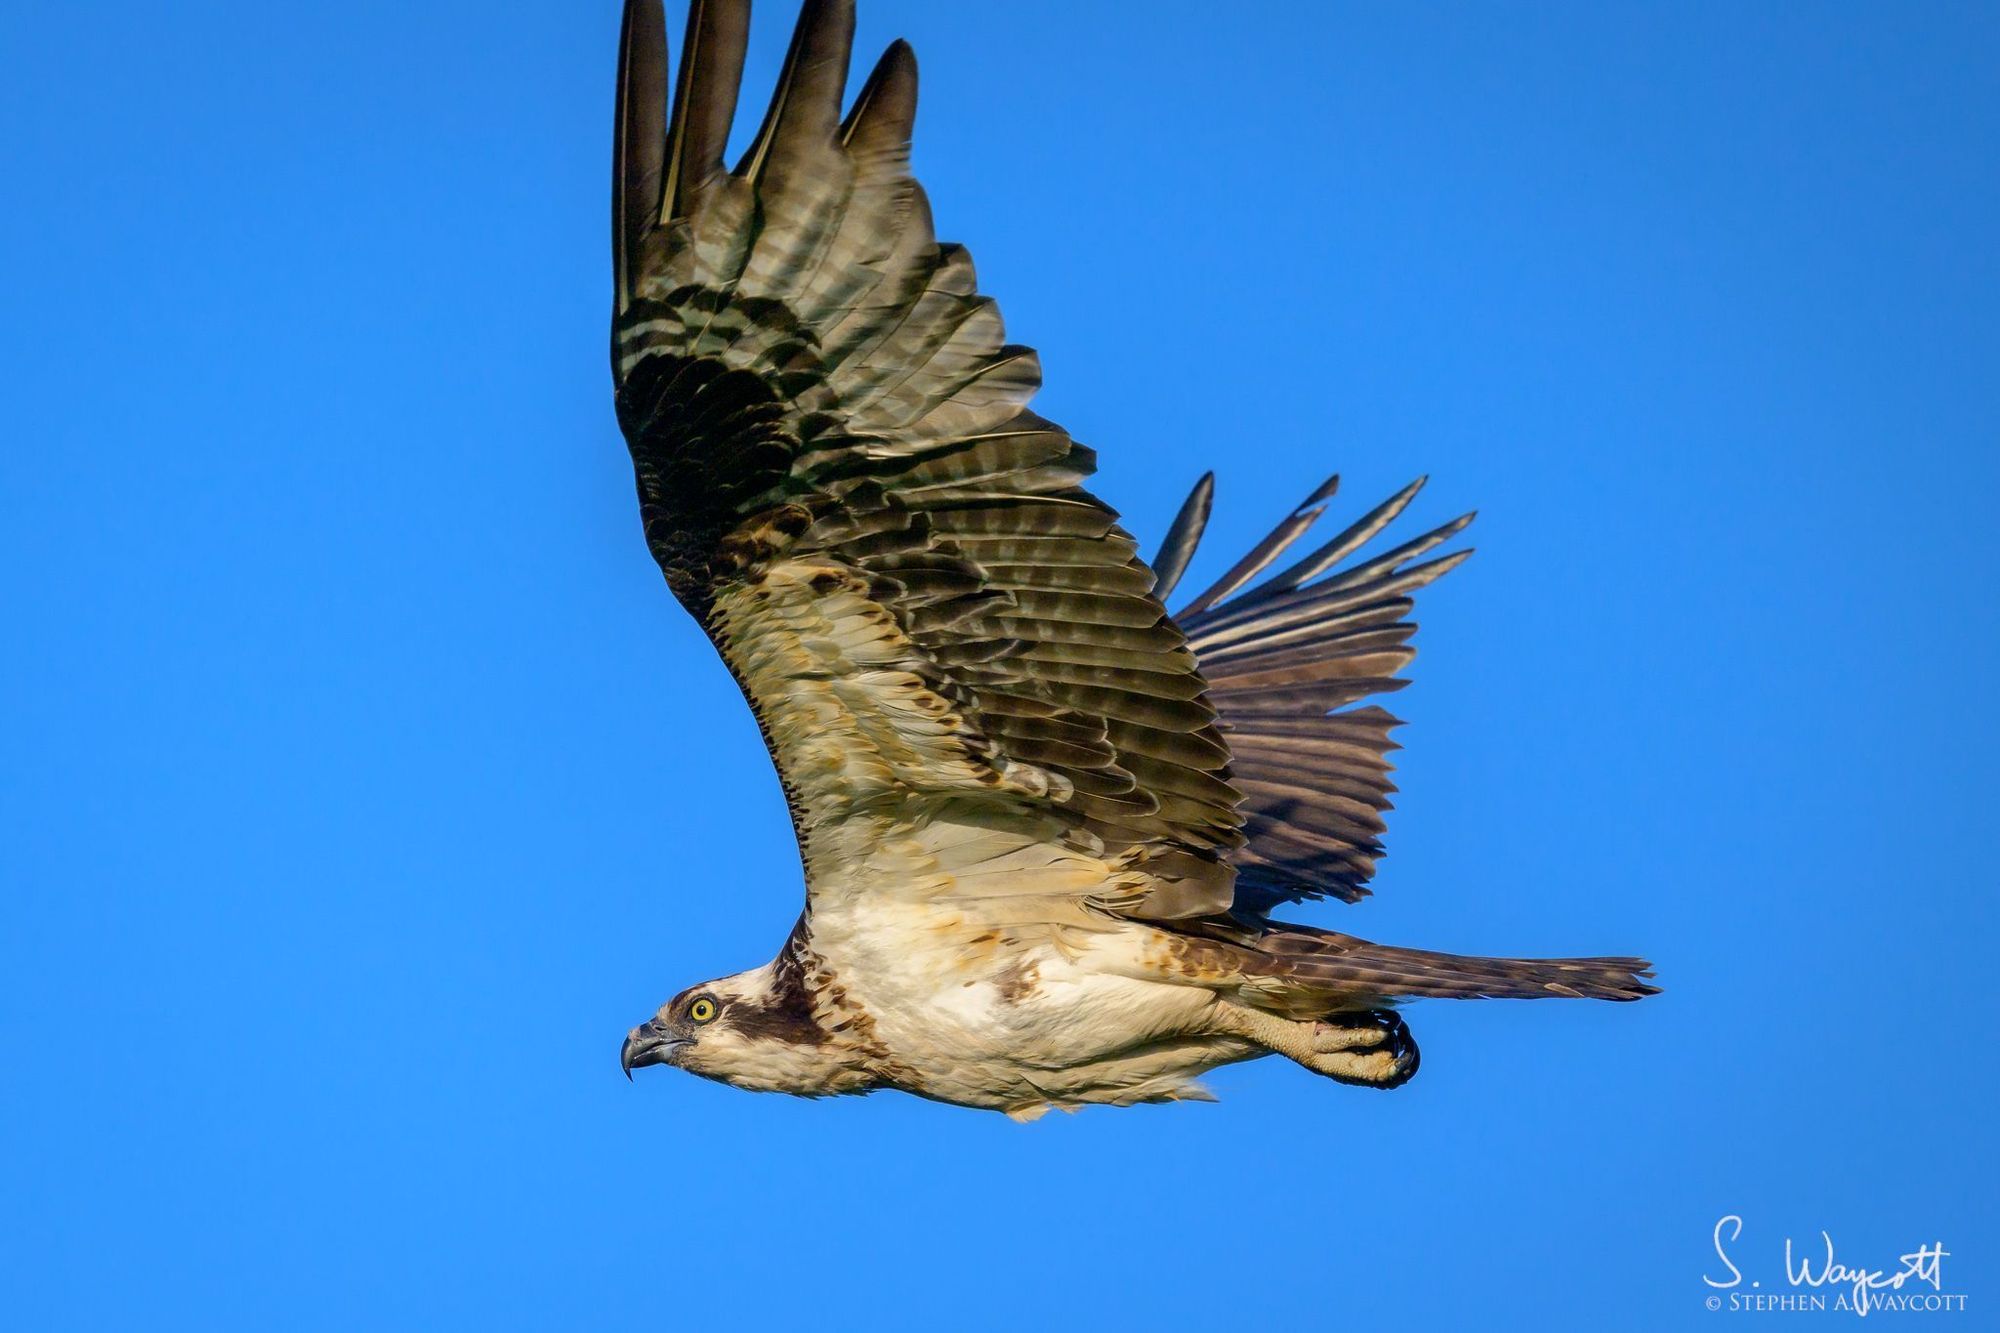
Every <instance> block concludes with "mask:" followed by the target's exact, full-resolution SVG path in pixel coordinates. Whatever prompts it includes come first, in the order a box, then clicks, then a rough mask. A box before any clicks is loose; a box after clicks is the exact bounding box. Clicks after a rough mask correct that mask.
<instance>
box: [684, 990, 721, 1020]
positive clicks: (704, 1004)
mask: <svg viewBox="0 0 2000 1333" xmlns="http://www.w3.org/2000/svg"><path fill="white" fill-rule="evenodd" d="M688 1017H689V1018H692V1019H693V1020H694V1021H695V1022H697V1023H706V1022H708V1020H709V1019H711V1018H714V1017H715V1001H714V1000H711V999H709V998H708V997H707V996H706V995H704V996H702V997H701V998H700V999H699V1000H696V1001H695V1002H694V1003H693V1004H691V1005H689V1006H688Z"/></svg>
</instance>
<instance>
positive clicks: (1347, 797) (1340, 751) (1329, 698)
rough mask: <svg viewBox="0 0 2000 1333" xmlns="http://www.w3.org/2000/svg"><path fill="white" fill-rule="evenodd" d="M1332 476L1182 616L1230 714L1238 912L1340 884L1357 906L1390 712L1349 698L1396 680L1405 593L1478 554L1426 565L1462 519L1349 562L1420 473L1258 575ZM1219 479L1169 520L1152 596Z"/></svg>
mask: <svg viewBox="0 0 2000 1333" xmlns="http://www.w3.org/2000/svg"><path fill="white" fill-rule="evenodd" d="M1339 482H1340V479H1339V478H1338V477H1334V478H1331V479H1329V480H1328V481H1327V482H1326V484H1324V485H1323V486H1321V487H1320V488H1319V489H1318V490H1316V491H1314V492H1313V493H1312V494H1311V495H1310V496H1308V497H1307V498H1306V500H1305V502H1304V503H1303V504H1301V505H1300V506H1299V507H1298V508H1297V509H1296V510H1294V511H1293V512H1292V513H1291V514H1290V515H1289V516H1288V517H1287V518H1286V519H1285V521H1284V522H1283V523H1281V524H1279V525H1278V527H1277V529H1276V530H1275V531H1273V532H1272V533H1271V535H1270V536H1268V537H1266V538H1265V539H1264V540H1263V541H1262V542H1260V543H1259V544H1258V545H1257V546H1256V547H1255V548H1254V549H1252V550H1251V552H1250V554H1249V555H1247V556H1245V557H1244V558H1243V559H1242V560H1240V561H1238V562H1237V563H1236V565H1235V566H1233V567H1232V568H1231V569H1230V570H1229V572H1228V573H1226V574H1224V575H1223V576H1222V578H1221V579H1220V580H1219V581H1217V582H1216V584H1215V585H1214V586H1212V587H1210V588H1209V589H1208V590H1207V591H1205V592H1203V593H1202V594H1201V595H1199V596H1198V597H1196V598H1194V600H1193V601H1191V602H1189V603H1188V604H1187V606H1186V607H1184V608H1183V609H1181V610H1180V611H1179V612H1177V613H1176V614H1175V617H1174V618H1175V620H1176V622H1177V623H1178V624H1179V625H1180V626H1181V628H1182V630H1183V631H1184V632H1185V633H1186V634H1187V636H1188V646H1189V647H1190V648H1191V649H1193V650H1194V653H1195V657H1196V660H1197V662H1198V663H1199V665H1200V668H1201V672H1202V674H1203V676H1204V677H1206V679H1207V681H1208V685H1209V697H1210V699H1211V700H1212V701H1213V703H1214V705H1215V708H1216V711H1217V712H1218V713H1219V714H1220V715H1221V722H1222V732H1223V737H1224V739H1225V740H1226V741H1227V742H1228V744H1229V750H1230V772H1231V775H1232V780H1233V782H1234V784H1235V786H1236V787H1237V789H1238V790H1239V791H1240V792H1241V793H1242V796H1243V801H1242V805H1241V806H1240V812H1241V813H1242V815H1243V816H1244V820H1245V823H1244V832H1245V835H1246V838H1247V841H1246V843H1245V845H1244V846H1242V847H1240V848H1238V849H1236V850H1235V851H1234V852H1233V853H1232V860H1233V861H1234V862H1235V864H1236V866H1237V867H1238V873H1237V879H1236V906H1237V910H1238V911H1239V912H1242V913H1246V914H1253V915H1262V914H1263V913H1265V912H1268V911H1269V910H1270V909H1271V908H1273V907H1275V906H1277V905H1278V904H1279V903H1283V902H1290V901H1296V900H1299V899H1305V898H1317V897H1321V896H1324V895H1332V896H1333V897H1336V898H1340V899H1342V900H1344V901H1347V902H1354V901H1356V900H1358V899H1360V898H1362V897H1364V896H1365V895H1366V894H1367V893H1368V889H1367V887H1366V885H1367V882H1368V880H1369V878H1370V877H1371V876H1372V875H1373V874H1374V871H1375V860H1376V858H1377V857H1378V856H1380V855H1381V853H1382V843H1381V835H1382V833H1383V830H1384V825H1383V822H1382V815H1383V813H1384V812H1385V811H1387V810H1388V809H1389V797H1390V794H1391V793H1393V792H1394V791H1395V790H1396V788H1395V787H1394V785H1393V784H1391V783H1390V781H1389V770H1390V764H1389V761H1388V754H1389V752H1390V751H1391V750H1393V749H1395V748H1396V745H1395V742H1393V741H1391V740H1390V739H1389V732H1390V730H1391V729H1392V728H1394V727H1396V726H1398V725H1400V723H1399V722H1398V720H1397V719H1396V718H1395V717H1393V716H1391V715H1390V714H1389V713H1388V712H1387V711H1386V710H1385V709H1383V708H1380V707H1378V706H1374V705H1370V706H1367V707H1362V708H1353V707H1350V705H1352V704H1355V703H1357V702H1359V701H1360V700H1362V699H1366V698H1368V697H1369V696H1371V695H1376V694H1385V693H1388V692H1390V691H1392V690H1399V689H1401V688H1402V687H1403V686H1404V685H1406V684H1408V682H1407V681H1405V680H1402V679H1399V678H1398V677H1397V676H1396V673H1397V672H1398V671H1400V670H1402V669H1403V668H1404V667H1405V666H1407V665H1409V662H1410V659H1411V658H1413V657H1415V656H1416V650H1415V649H1414V648H1412V647H1410V646H1409V640H1410V637H1411V636H1412V635H1413V634H1415V633H1416V630H1417V627H1416V625H1415V624H1413V623H1411V622H1410V621H1409V620H1408V619H1406V617H1407V616H1408V615H1409V612H1410V610H1411V608H1412V605H1413V603H1412V601H1411V595H1412V594H1413V593H1415V592H1416V590H1417V589H1419V588H1421V587H1423V586H1424V585H1425V584H1428V583H1431V582H1433V581H1435V580H1437V579H1439V578H1441V577H1443V576H1444V575H1445V574H1447V573H1449V572H1450V571H1451V570H1453V569H1455V568H1457V567H1458V565H1459V564H1460V563H1462V562H1463V561H1464V560H1465V559H1466V558H1467V557H1468V556H1470V555H1471V554H1472V552H1471V551H1470V550H1469V549H1467V550H1460V551H1456V552H1453V553H1452V554H1450V555H1446V556H1440V557H1438V558H1435V559H1431V560H1425V559H1423V557H1424V556H1426V555H1428V554H1429V553H1430V552H1431V551H1433V550H1435V549H1436V548H1437V547H1439V546H1441V545H1443V544H1444V543H1445V542H1446V541H1449V540H1450V539H1451V538H1452V537H1454V536H1456V535H1457V534H1458V533H1459V532H1461V531H1463V530H1464V528H1465V526H1466V525H1467V524H1468V523H1470V522H1471V521H1472V517H1473V516H1472V515H1471V514H1466V515H1464V516H1463V517H1461V518H1457V519H1454V520H1452V521H1451V522H1449V523H1446V524H1445V525H1443V526H1442V527H1439V528H1437V529H1435V530H1433V531H1431V532H1427V533H1425V534H1424V535H1423V536H1420V537H1418V538H1416V539H1414V540H1412V541H1408V542H1405V543H1403V544H1402V545H1400V546H1397V547H1395V548H1394V549H1393V550H1390V551H1387V552H1385V553H1384V554H1381V555H1378V556H1374V557H1372V558H1370V559H1367V560H1364V561H1361V562H1359V563H1357V564H1354V565H1352V566H1351V567H1349V568H1347V569H1344V570H1342V569H1339V568H1338V567H1339V566H1340V565H1341V564H1342V562H1344V561H1346V560H1348V558H1349V557H1351V556H1353V555H1355V554H1357V553H1358V552H1360V551H1361V549H1362V548H1363V547H1364V546H1366V545H1367V544H1368V543H1369V542H1371V541H1372V540H1374V538H1375V537H1376V536H1378V535H1379V534H1380V533H1381V532H1382V530H1383V529H1384V528H1386V527H1388V525H1389V524H1390V523H1391V522H1393V521H1394V520H1395V518H1396V517H1397V516H1398V515H1399V514H1401V513H1402V512H1403V510H1404V509H1405V508H1406V507H1407V506H1408V505H1409V503H1410V501H1411V499H1412V498H1413V497H1415V495H1416V493H1417V492H1418V491H1419V490H1420V489H1421V488H1422V487H1423V484H1424V482H1423V479H1421V478H1420V479H1418V480H1417V481H1415V482H1412V483H1411V484H1410V485H1408V486H1406V487H1404V488H1403V489H1402V490H1401V491H1398V492H1397V493H1396V494H1395V495H1393V496H1391V497H1390V498H1389V499H1387V500H1385V501H1384V502H1383V503H1381V504H1379V505H1377V506H1376V507H1375V508H1374V509H1372V510H1370V511H1369V512H1368V513H1367V514H1364V515H1363V516H1362V517H1361V518H1359V519H1357V520H1356V521H1355V522H1354V523H1353V524H1351V525H1350V526H1348V527H1347V528H1345V529H1344V530H1342V531H1341V532H1340V534H1339V535H1338V536H1336V537H1334V538H1333V539H1332V540H1331V541H1328V542H1327V543H1326V544H1325V545H1323V546H1321V547H1319V548H1317V549H1316V550H1314V551H1313V552H1312V553H1311V554H1310V555H1308V556H1306V557H1304V558H1303V559H1301V560H1299V561H1297V562H1296V563H1294V564H1292V565H1290V566H1288V567H1287V568H1285V569H1284V570H1283V571H1282V572H1280V573H1277V574H1274V575H1272V576H1270V577H1269V578H1267V579H1265V580H1264V581H1263V582H1262V583H1257V584H1256V585H1255V586H1254V587H1253V586H1251V585H1252V583H1253V582H1254V581H1255V580H1256V579H1257V577H1258V575H1259V574H1261V573H1262V572H1263V571H1264V570H1265V569H1267V568H1268V567H1269V566H1270V565H1271V564H1272V563H1273V562H1274V561H1276V560H1277V559H1278V557H1279V556H1281V555H1283V554H1284V553H1285V551H1286V550H1287V549H1288V548H1290V547H1291V546H1292V544H1293V543H1295V542H1297V541H1298V540H1299V539H1300V538H1301V537H1303V536H1304V535H1305V534H1306V531H1307V530H1308V529H1309V528H1311V527H1312V526H1313V525H1314V523H1315V522H1316V521H1317V520H1318V519H1319V518H1320V517H1321V515H1322V514H1323V513H1324V512H1325V509H1326V506H1327V503H1328V501H1329V500H1331V499H1332V497H1333V495H1334V493H1335V491H1336V490H1337V489H1338V487H1339ZM1213 494H1214V478H1213V475H1212V474H1211V475H1210V476H1205V477H1203V478H1202V479H1201V481H1200V482H1198V483H1197V484H1196V486H1195V489H1194V492H1193V493H1192V494H1191V495H1189V497H1188V499H1187V502H1186V503H1185V504H1183V505H1182V506H1181V511H1180V514H1179V515H1178V516H1177V517H1176V518H1175V520H1174V523H1173V526H1172V527H1171V528H1170V529H1169V530H1168V533H1167V537H1166V539H1165V541H1164V542H1163V544H1162V547H1161V550H1160V553H1159V556H1158V557H1157V558H1156V560H1155V561H1154V565H1155V568H1157V569H1158V571H1159V576H1158V577H1159V581H1158V585H1157V592H1158V594H1159V595H1160V596H1161V597H1162V598H1165V597H1168V596H1170V595H1171V594H1172V592H1173V590H1174V587H1175V585H1176V584H1177V583H1178V582H1179V580H1180V577H1181V575H1182V573H1183V572H1185V570H1186V569H1187V565H1188V562H1189V560H1190V559H1192V557H1193V555H1194V552H1195V549H1196V546H1197V545H1198V543H1199V542H1200V540H1201V535H1202V531H1203V529H1204V527H1205V526H1206V525H1207V521H1208V513H1209V506H1210V504H1211V500H1212V497H1213Z"/></svg>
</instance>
